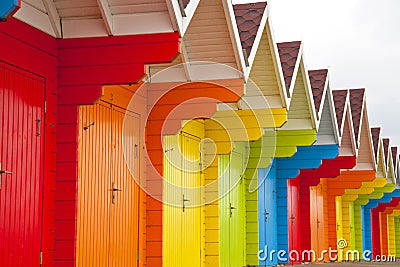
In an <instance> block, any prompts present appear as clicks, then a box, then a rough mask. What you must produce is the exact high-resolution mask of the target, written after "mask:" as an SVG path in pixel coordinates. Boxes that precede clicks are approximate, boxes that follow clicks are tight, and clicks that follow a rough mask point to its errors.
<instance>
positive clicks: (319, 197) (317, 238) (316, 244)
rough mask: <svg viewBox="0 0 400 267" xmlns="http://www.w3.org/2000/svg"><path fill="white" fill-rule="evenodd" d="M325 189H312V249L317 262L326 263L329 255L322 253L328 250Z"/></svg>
mask: <svg viewBox="0 0 400 267" xmlns="http://www.w3.org/2000/svg"><path fill="white" fill-rule="evenodd" d="M324 209H325V204H324V189H323V187H322V186H321V185H318V186H311V187H310V223H311V244H312V245H311V248H312V249H313V250H314V251H315V253H316V255H317V258H316V260H317V261H319V262H321V261H326V260H328V255H326V253H324V254H323V253H322V252H323V251H324V250H327V249H328V246H327V242H326V238H327V234H326V222H325V216H324Z"/></svg>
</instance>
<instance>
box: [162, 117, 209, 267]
mask: <svg viewBox="0 0 400 267" xmlns="http://www.w3.org/2000/svg"><path fill="white" fill-rule="evenodd" d="M189 132H190V133H189ZM203 137H204V124H202V123H201V122H195V121H194V122H193V123H191V124H187V125H185V127H184V128H183V129H182V131H181V133H180V134H178V135H175V136H166V137H164V149H165V150H166V151H167V152H165V156H164V191H163V192H164V194H163V198H164V204H163V257H164V258H163V266H177V267H180V266H182V267H185V266H198V267H201V266H203V265H204V253H203V252H202V251H204V250H205V248H204V246H205V242H204V236H205V232H204V231H205V229H204V220H205V217H204V213H205V207H204V206H196V207H193V205H194V204H195V203H201V199H202V197H203V196H202V194H201V192H200V191H199V190H191V189H190V188H191V187H197V188H198V187H200V186H201V185H203V184H204V176H203V174H202V173H201V171H200V166H201V165H200V164H199V163H200V162H201V151H200V140H201V139H202V138H203ZM172 148H173V149H172ZM168 183H171V184H174V185H175V187H170V186H168ZM190 205H192V207H190Z"/></svg>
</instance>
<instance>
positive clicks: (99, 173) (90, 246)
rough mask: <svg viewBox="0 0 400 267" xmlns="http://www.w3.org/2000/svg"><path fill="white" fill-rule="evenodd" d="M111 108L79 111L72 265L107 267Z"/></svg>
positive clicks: (102, 107) (87, 108) (83, 107)
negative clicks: (75, 213)
mask: <svg viewBox="0 0 400 267" xmlns="http://www.w3.org/2000/svg"><path fill="white" fill-rule="evenodd" d="M110 125H111V108H110V106H109V105H103V104H97V105H93V106H81V107H80V108H79V126H78V130H79V146H78V151H79V155H78V157H79V161H78V216H77V241H76V265H77V266H106V265H108V247H109V220H110V219H109V207H110V205H111V191H110V189H111V187H110V182H109V180H110V175H111V170H110V162H111V154H110V151H111V135H110V133H111V129H110Z"/></svg>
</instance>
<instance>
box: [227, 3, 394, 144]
mask: <svg viewBox="0 0 400 267" xmlns="http://www.w3.org/2000/svg"><path fill="white" fill-rule="evenodd" d="M233 2H234V3H240V2H242V3H243V2H244V3H247V2H257V1H250V0H247V1H246V0H233ZM268 3H269V5H270V8H271V9H270V12H271V13H270V14H271V21H272V25H273V28H274V35H275V38H276V41H278V42H284V41H297V40H301V41H303V42H304V52H305V59H306V63H307V66H308V68H309V69H319V68H329V70H330V75H331V76H330V77H331V80H330V82H331V87H332V88H333V89H351V88H366V89H367V103H368V112H369V119H370V124H371V126H382V129H383V135H384V136H385V137H391V140H392V143H391V144H392V146H394V145H396V146H398V145H400V125H399V119H398V117H399V114H400V79H399V77H400V1H398V0H381V1H372V0H269V1H268Z"/></svg>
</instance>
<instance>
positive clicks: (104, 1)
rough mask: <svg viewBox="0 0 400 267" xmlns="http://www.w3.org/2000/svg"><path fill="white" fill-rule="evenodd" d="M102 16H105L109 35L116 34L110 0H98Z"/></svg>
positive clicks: (104, 19)
mask: <svg viewBox="0 0 400 267" xmlns="http://www.w3.org/2000/svg"><path fill="white" fill-rule="evenodd" d="M97 4H98V6H99V9H100V12H101V16H102V17H103V21H104V25H105V26H106V29H107V33H108V35H114V30H113V18H112V14H111V11H110V6H109V5H108V0H97Z"/></svg>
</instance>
